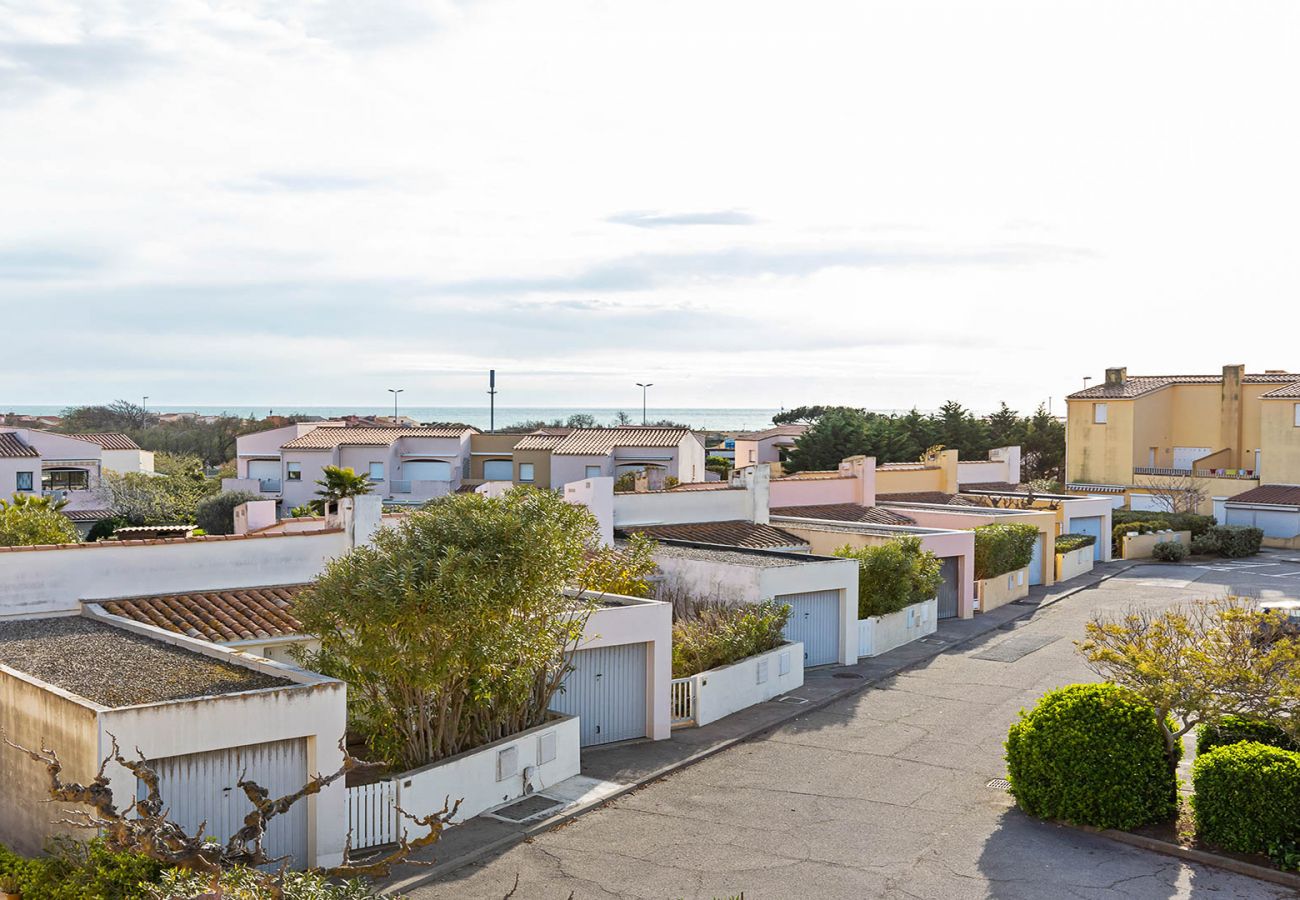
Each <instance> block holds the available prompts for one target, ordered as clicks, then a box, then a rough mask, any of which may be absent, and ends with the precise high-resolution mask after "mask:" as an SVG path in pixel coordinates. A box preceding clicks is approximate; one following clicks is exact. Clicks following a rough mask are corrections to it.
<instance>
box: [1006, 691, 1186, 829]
mask: <svg viewBox="0 0 1300 900" xmlns="http://www.w3.org/2000/svg"><path fill="white" fill-rule="evenodd" d="M1006 751H1007V755H1006V759H1007V779H1008V780H1009V781H1010V782H1011V793H1012V795H1013V796H1014V797H1015V798H1016V802H1017V803H1019V804H1020V807H1021V808H1022V809H1023V810H1024V811H1025V812H1027V813H1029V814H1030V815H1033V816H1041V817H1043V818H1047V819H1062V820H1064V821H1066V822H1071V823H1074V824H1081V825H1092V826H1094V827H1097V828H1135V827H1137V826H1138V825H1144V824H1147V823H1149V822H1161V821H1165V820H1167V819H1169V818H1171V817H1172V816H1173V815H1174V813H1175V812H1177V809H1178V802H1177V789H1178V785H1177V780H1176V779H1175V777H1174V773H1173V772H1172V771H1171V770H1170V767H1169V764H1168V763H1167V762H1166V759H1165V743H1164V736H1163V735H1162V733H1161V730H1160V724H1159V722H1158V721H1157V720H1156V712H1155V708H1154V707H1153V706H1152V705H1151V704H1150V703H1148V702H1147V701H1145V700H1143V699H1142V698H1141V697H1139V696H1138V695H1137V694H1135V693H1133V692H1132V691H1129V690H1126V689H1124V688H1121V687H1118V686H1116V685H1113V684H1073V685H1069V686H1067V687H1063V688H1060V689H1058V690H1055V691H1051V692H1049V693H1047V694H1045V695H1044V696H1043V698H1042V699H1041V700H1039V701H1038V704H1037V705H1036V706H1035V707H1034V708H1033V709H1032V710H1029V711H1028V712H1025V711H1024V710H1022V711H1021V713H1020V720H1019V721H1017V722H1016V723H1015V724H1014V725H1012V726H1011V731H1010V733H1009V734H1008V735H1007V742H1006ZM1178 753H1179V755H1180V756H1181V754H1182V746H1181V742H1180V744H1179V748H1178Z"/></svg>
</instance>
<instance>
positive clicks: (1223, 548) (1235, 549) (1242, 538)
mask: <svg viewBox="0 0 1300 900" xmlns="http://www.w3.org/2000/svg"><path fill="white" fill-rule="evenodd" d="M1209 533H1210V534H1211V535H1212V536H1213V538H1214V540H1215V541H1216V542H1217V543H1218V545H1219V555H1220V556H1226V557H1228V558H1230V559H1236V558H1238V557H1242V556H1254V555H1255V554H1256V553H1258V552H1259V548H1260V545H1261V544H1262V543H1263V542H1264V530H1263V529H1262V528H1252V527H1250V526H1249V525H1215V526H1214V527H1213V528H1211V529H1210V532H1209Z"/></svg>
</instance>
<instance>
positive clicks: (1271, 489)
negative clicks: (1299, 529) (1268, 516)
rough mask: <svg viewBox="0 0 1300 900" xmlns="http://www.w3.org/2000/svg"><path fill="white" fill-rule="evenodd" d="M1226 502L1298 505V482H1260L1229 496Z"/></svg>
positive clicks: (1299, 498)
mask: <svg viewBox="0 0 1300 900" xmlns="http://www.w3.org/2000/svg"><path fill="white" fill-rule="evenodd" d="M1228 503H1230V504H1231V503H1263V504H1265V505H1266V506H1300V484H1261V485H1260V486H1259V487H1257V488H1251V489H1250V490H1248V491H1246V492H1245V493H1244V494H1237V495H1236V496H1235V497H1229V498H1228Z"/></svg>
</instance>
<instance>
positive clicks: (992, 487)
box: [961, 481, 1023, 494]
mask: <svg viewBox="0 0 1300 900" xmlns="http://www.w3.org/2000/svg"><path fill="white" fill-rule="evenodd" d="M961 489H962V490H963V491H1001V492H1003V493H1007V494H1019V493H1022V492H1023V489H1022V488H1021V487H1020V485H1018V484H1012V483H1011V482H1009V481H969V482H963V483H962V485H961Z"/></svg>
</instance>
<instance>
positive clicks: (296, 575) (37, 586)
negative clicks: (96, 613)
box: [0, 531, 350, 618]
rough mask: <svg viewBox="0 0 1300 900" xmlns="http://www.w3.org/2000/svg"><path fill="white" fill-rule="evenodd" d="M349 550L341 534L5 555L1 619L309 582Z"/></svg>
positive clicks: (0, 574)
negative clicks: (82, 604)
mask: <svg viewBox="0 0 1300 900" xmlns="http://www.w3.org/2000/svg"><path fill="white" fill-rule="evenodd" d="M349 549H350V543H349V540H348V536H347V534H346V533H344V532H341V531H326V532H321V531H317V532H311V533H306V534H270V535H266V534H257V535H247V536H225V537H207V538H191V539H188V540H174V541H162V542H157V543H155V542H139V543H137V542H135V541H122V542H117V541H102V542H99V543H91V544H69V545H65V546H61V547H56V548H46V549H33V548H24V547H10V548H0V618H3V617H5V616H26V617H32V616H37V615H51V614H59V613H71V612H76V611H77V610H78V609H79V601H81V600H107V599H112V598H114V597H132V596H144V595H148V594H166V593H173V592H181V591H193V590H210V589H212V588H237V587H257V586H259V585H267V584H293V583H296V582H302V581H311V580H312V579H313V578H315V577H316V576H317V575H318V574H319V573H320V571H321V569H322V568H323V567H324V565H325V563H326V562H327V561H329V560H331V559H334V558H336V557H339V556H342V555H343V554H344V553H347V552H348V550H349Z"/></svg>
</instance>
